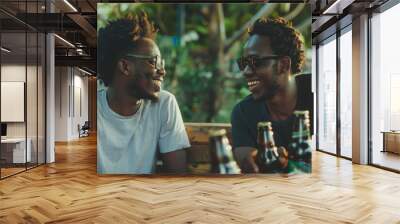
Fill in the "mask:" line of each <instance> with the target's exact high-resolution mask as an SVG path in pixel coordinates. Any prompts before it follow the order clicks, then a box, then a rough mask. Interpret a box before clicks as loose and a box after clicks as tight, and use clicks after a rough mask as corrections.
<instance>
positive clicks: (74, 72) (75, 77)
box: [55, 67, 89, 141]
mask: <svg viewBox="0 0 400 224" xmlns="http://www.w3.org/2000/svg"><path fill="white" fill-rule="evenodd" d="M83 75H84V73H82V72H80V71H79V70H78V69H76V68H72V67H56V93H55V112H56V113H55V119H56V133H55V140H56V141H70V140H73V139H77V138H78V137H79V136H78V134H79V133H78V124H80V125H83V124H84V123H85V121H87V120H88V105H89V104H88V78H87V77H86V76H83ZM80 107H81V108H80Z"/></svg>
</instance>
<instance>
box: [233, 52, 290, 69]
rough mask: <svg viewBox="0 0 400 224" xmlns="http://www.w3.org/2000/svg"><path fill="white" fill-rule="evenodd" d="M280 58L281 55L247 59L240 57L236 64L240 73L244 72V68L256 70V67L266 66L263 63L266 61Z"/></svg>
mask: <svg viewBox="0 0 400 224" xmlns="http://www.w3.org/2000/svg"><path fill="white" fill-rule="evenodd" d="M281 57H283V56H281V55H268V56H264V57H258V56H247V57H240V58H239V59H237V60H236V63H237V64H238V67H239V69H240V71H244V69H245V68H246V66H250V68H251V69H257V68H258V67H261V66H263V65H266V64H265V63H266V61H267V60H272V59H278V58H281Z"/></svg>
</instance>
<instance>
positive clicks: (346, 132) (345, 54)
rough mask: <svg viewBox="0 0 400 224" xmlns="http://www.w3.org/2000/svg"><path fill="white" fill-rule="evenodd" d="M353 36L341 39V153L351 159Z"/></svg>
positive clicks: (347, 35) (349, 33) (346, 34)
mask: <svg viewBox="0 0 400 224" xmlns="http://www.w3.org/2000/svg"><path fill="white" fill-rule="evenodd" d="M351 42H352V35H351V31H349V32H347V33H345V34H343V35H342V36H341V37H340V128H341V129H340V131H341V132H340V135H341V136H340V152H341V155H343V156H346V157H349V158H351V156H352V155H351V154H352V150H351V149H352V148H351V141H352V138H351V136H352V125H351V124H352V109H351V108H352V74H353V73H352V66H351V64H352V49H351V48H352V44H351Z"/></svg>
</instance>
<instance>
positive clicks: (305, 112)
mask: <svg viewBox="0 0 400 224" xmlns="http://www.w3.org/2000/svg"><path fill="white" fill-rule="evenodd" d="M293 114H294V115H295V116H297V117H298V116H308V114H309V112H308V110H295V111H294V112H293Z"/></svg>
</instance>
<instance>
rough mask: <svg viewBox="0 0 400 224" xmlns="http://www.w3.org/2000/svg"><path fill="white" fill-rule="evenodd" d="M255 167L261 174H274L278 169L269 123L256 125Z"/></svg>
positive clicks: (276, 152) (276, 154)
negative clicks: (256, 147)
mask: <svg viewBox="0 0 400 224" xmlns="http://www.w3.org/2000/svg"><path fill="white" fill-rule="evenodd" d="M257 129H258V131H257V132H258V134H257V135H258V136H257V143H258V149H257V150H258V152H257V165H258V166H259V169H260V172H262V173H274V172H277V171H278V169H279V160H278V157H279V155H278V151H277V148H276V146H275V141H274V132H273V131H272V124H271V122H259V123H258V124H257Z"/></svg>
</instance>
